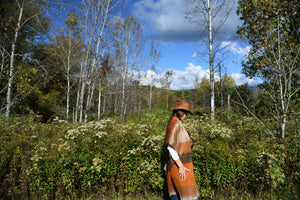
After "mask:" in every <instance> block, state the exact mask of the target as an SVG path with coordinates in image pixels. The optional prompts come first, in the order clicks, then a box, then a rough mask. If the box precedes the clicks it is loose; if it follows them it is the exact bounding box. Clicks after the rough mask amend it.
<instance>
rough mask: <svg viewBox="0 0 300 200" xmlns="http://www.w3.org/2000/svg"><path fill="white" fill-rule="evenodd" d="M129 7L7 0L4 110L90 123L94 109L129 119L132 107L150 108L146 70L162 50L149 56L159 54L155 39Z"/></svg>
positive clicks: (98, 115) (101, 2)
mask: <svg viewBox="0 0 300 200" xmlns="http://www.w3.org/2000/svg"><path fill="white" fill-rule="evenodd" d="M124 6H126V5H125V3H124V2H121V1H117V0H112V1H107V0H99V1H92V0H91V1H89V0H87V1H77V2H72V1H42V0H41V1H36V0H23V1H6V0H2V1H1V19H0V20H1V36H0V37H1V46H0V47H1V74H0V79H1V83H0V84H1V86H0V87H1V91H0V97H1V99H0V101H1V114H2V115H3V114H5V115H6V117H9V116H10V115H11V114H13V115H15V114H20V115H23V114H29V113H35V114H37V115H41V116H42V117H43V121H47V120H49V119H52V118H53V117H55V116H59V117H60V118H62V119H64V120H66V121H79V122H83V121H85V122H87V121H88V116H89V114H93V115H94V119H98V120H100V118H101V115H102V114H105V113H119V114H121V116H122V121H123V122H124V119H125V115H126V113H127V112H132V111H135V112H139V111H140V110H141V109H145V108H146V107H148V106H149V103H148V102H149V101H150V100H149V92H148V93H147V91H149V90H150V89H148V88H146V87H144V86H142V85H141V83H140V81H141V80H142V78H143V76H145V75H146V74H145V73H142V70H147V69H148V68H150V67H149V66H150V65H153V64H152V63H154V62H157V60H158V59H159V54H158V53H157V54H156V53H154V54H152V56H148V55H150V51H152V52H157V50H156V47H155V44H154V43H151V44H150V42H149V38H146V36H145V34H144V30H143V28H142V26H141V24H140V23H139V22H138V21H137V19H135V18H134V17H133V16H130V15H127V14H126V12H125V11H124V10H126V9H128V8H126V9H124ZM146 43H149V45H147V44H146ZM147 46H149V49H147ZM152 78H153V77H152ZM159 81H160V82H161V83H160V84H162V82H163V81H164V80H159ZM156 82H158V80H156ZM151 84H152V85H151V89H152V87H154V84H157V83H155V81H151ZM164 85H165V84H164ZM151 98H153V99H155V98H156V96H153V97H152V96H151ZM155 103H156V102H155V100H153V104H155ZM150 107H151V105H150Z"/></svg>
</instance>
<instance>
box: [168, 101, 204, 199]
mask: <svg viewBox="0 0 300 200" xmlns="http://www.w3.org/2000/svg"><path fill="white" fill-rule="evenodd" d="M188 114H192V113H191V111H190V110H189V104H188V102H186V101H182V100H177V101H176V102H175V106H174V109H173V115H172V116H171V118H170V120H169V123H168V127H167V133H166V138H165V146H166V147H167V149H168V153H169V155H168V161H167V185H168V192H169V196H170V198H171V200H176V199H178V200H179V199H181V200H195V199H198V197H199V193H198V189H197V185H196V182H195V177H194V172H193V161H192V150H191V148H192V140H191V138H190V136H189V134H188V132H187V131H186V129H185V128H184V126H183V124H182V121H184V120H185V119H186V117H187V116H188Z"/></svg>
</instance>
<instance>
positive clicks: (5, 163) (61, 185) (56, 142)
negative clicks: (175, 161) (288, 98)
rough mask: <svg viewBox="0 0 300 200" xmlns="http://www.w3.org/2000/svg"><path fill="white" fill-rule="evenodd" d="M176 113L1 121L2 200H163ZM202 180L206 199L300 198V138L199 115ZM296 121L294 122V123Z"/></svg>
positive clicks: (249, 122) (197, 159)
mask: <svg viewBox="0 0 300 200" xmlns="http://www.w3.org/2000/svg"><path fill="white" fill-rule="evenodd" d="M168 118H169V114H167V113H166V111H165V110H164V109H155V110H154V109H153V110H148V111H146V112H143V113H142V114H140V116H136V115H134V116H129V117H128V119H127V121H126V122H125V123H124V124H123V125H122V124H121V123H120V122H121V120H120V118H119V117H118V118H117V117H112V118H107V119H105V120H101V121H100V122H95V121H91V122H89V123H76V124H70V123H69V124H67V123H64V122H63V121H59V120H56V121H54V122H53V123H51V124H50V123H47V124H41V123H39V122H36V121H34V120H28V119H29V118H28V119H26V120H25V119H21V118H11V119H10V120H9V121H8V120H7V119H1V121H0V127H2V128H1V134H0V142H1V147H0V172H1V174H0V184H1V188H0V196H1V198H2V199H163V197H164V196H165V195H166V187H165V179H164V172H163V163H162V162H161V161H162V160H163V156H162V154H163V152H164V151H163V148H162V147H163V140H164V135H165V128H166V124H167V121H168ZM184 124H185V126H186V128H187V130H188V131H189V133H190V134H191V137H192V139H193V143H194V146H193V158H194V167H195V168H194V170H195V176H196V181H197V184H198V188H199V192H200V195H201V197H202V198H206V199H299V195H300V194H299V193H297V191H299V181H300V180H299V178H300V176H299V171H300V162H299V136H297V132H296V130H295V129H292V128H290V127H289V128H288V130H294V131H292V132H289V134H288V136H289V137H287V138H285V139H276V138H270V137H267V136H266V135H264V132H263V131H262V129H263V127H261V126H260V125H259V124H257V122H256V121H255V120H253V119H251V118H249V117H248V118H241V117H239V118H238V117H236V116H234V115H233V114H230V115H227V116H226V117H225V116H223V118H222V120H221V119H217V120H215V122H211V121H210V120H209V119H208V117H205V115H203V116H200V115H194V116H192V117H190V118H189V119H187V120H186V121H185V122H184ZM290 124H293V123H290Z"/></svg>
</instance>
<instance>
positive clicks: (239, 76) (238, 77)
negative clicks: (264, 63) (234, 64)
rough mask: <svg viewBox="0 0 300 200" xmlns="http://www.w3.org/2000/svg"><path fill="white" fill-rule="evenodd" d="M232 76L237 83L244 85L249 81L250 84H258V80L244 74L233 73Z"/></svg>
mask: <svg viewBox="0 0 300 200" xmlns="http://www.w3.org/2000/svg"><path fill="white" fill-rule="evenodd" d="M231 77H232V78H233V79H234V82H235V84H236V85H243V84H245V83H248V85H249V86H254V85H257V84H258V82H257V81H256V80H254V79H249V78H247V77H246V76H245V75H244V74H237V73H232V74H231Z"/></svg>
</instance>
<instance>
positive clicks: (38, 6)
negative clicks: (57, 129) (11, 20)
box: [5, 0, 46, 117]
mask: <svg viewBox="0 0 300 200" xmlns="http://www.w3.org/2000/svg"><path fill="white" fill-rule="evenodd" d="M45 4H46V1H44V0H32V1H28V0H19V1H18V0H16V1H15V5H16V9H17V12H16V14H17V19H16V24H15V27H14V29H13V37H12V41H11V48H10V53H9V54H10V62H9V76H8V84H7V95H6V112H5V115H6V117H9V115H10V113H11V108H12V105H13V101H12V89H13V82H14V75H15V71H16V63H15V59H16V48H17V44H18V37H19V35H20V32H22V31H24V28H29V30H31V31H33V32H34V31H37V30H34V29H33V28H34V27H30V23H32V22H33V21H35V22H39V18H40V17H41V15H42V13H43V12H45V11H46V6H45ZM29 11H30V12H29ZM27 25H29V26H27ZM36 34H37V33H36ZM28 36H30V35H28ZM28 36H27V37H28ZM23 39H24V38H23Z"/></svg>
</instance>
